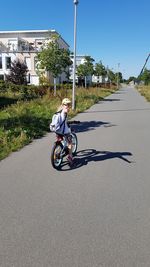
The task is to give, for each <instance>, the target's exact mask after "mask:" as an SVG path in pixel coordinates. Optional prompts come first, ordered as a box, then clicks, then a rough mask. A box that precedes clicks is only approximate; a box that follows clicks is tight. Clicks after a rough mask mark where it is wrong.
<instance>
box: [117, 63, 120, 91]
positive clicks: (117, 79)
mask: <svg viewBox="0 0 150 267" xmlns="http://www.w3.org/2000/svg"><path fill="white" fill-rule="evenodd" d="M119 67H120V63H118V73H117V89H119Z"/></svg>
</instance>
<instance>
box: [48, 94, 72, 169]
mask: <svg viewBox="0 0 150 267" xmlns="http://www.w3.org/2000/svg"><path fill="white" fill-rule="evenodd" d="M70 104H71V101H70V99H69V98H64V99H63V100H62V104H61V107H60V108H59V111H58V112H56V114H57V116H54V119H53V124H54V125H55V132H56V134H57V135H58V138H60V140H61V138H62V139H63V136H65V137H66V139H67V142H68V152H69V154H68V157H67V160H68V161H69V164H70V165H72V164H73V156H72V136H71V134H70V133H71V130H70V127H69V126H68V120H67V115H68V112H69V109H70Z"/></svg>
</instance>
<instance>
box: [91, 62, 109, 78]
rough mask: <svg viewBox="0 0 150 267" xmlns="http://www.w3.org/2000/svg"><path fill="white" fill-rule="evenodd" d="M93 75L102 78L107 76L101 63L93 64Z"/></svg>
mask: <svg viewBox="0 0 150 267" xmlns="http://www.w3.org/2000/svg"><path fill="white" fill-rule="evenodd" d="M94 74H95V75H96V76H102V77H105V76H106V74H107V71H106V68H105V66H104V65H103V64H102V61H100V62H99V63H96V64H95V71H94Z"/></svg>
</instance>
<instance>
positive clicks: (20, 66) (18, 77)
mask: <svg viewBox="0 0 150 267" xmlns="http://www.w3.org/2000/svg"><path fill="white" fill-rule="evenodd" d="M27 72H28V67H27V65H26V64H25V63H24V62H21V61H20V60H19V59H17V60H14V62H12V63H11V67H10V72H9V74H7V75H6V81H9V82H12V83H14V84H18V85H21V84H27V79H26V76H27Z"/></svg>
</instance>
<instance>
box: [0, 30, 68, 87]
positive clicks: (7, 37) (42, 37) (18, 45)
mask: <svg viewBox="0 0 150 267" xmlns="http://www.w3.org/2000/svg"><path fill="white" fill-rule="evenodd" d="M55 35H58V36H59V38H58V43H59V47H60V48H64V49H69V45H68V44H67V43H66V42H65V41H64V39H63V38H62V37H61V36H60V35H59V34H58V33H57V32H56V31H55V30H29V31H0V79H1V80H5V76H6V75H7V74H8V73H9V70H10V66H11V62H13V61H14V60H16V59H19V60H20V61H22V62H24V63H26V65H27V67H28V76H27V82H28V83H29V84H35V85H38V84H39V76H38V74H37V68H36V65H37V54H38V53H39V52H40V51H41V48H42V47H43V46H44V45H45V44H46V43H48V42H49V41H51V40H52V37H53V36H55ZM46 75H47V77H48V78H49V79H50V82H51V83H53V77H52V75H51V74H50V73H47V74H46ZM64 81H66V76H65V74H64V73H63V74H62V75H60V76H59V77H58V79H57V82H59V83H62V82H64Z"/></svg>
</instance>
